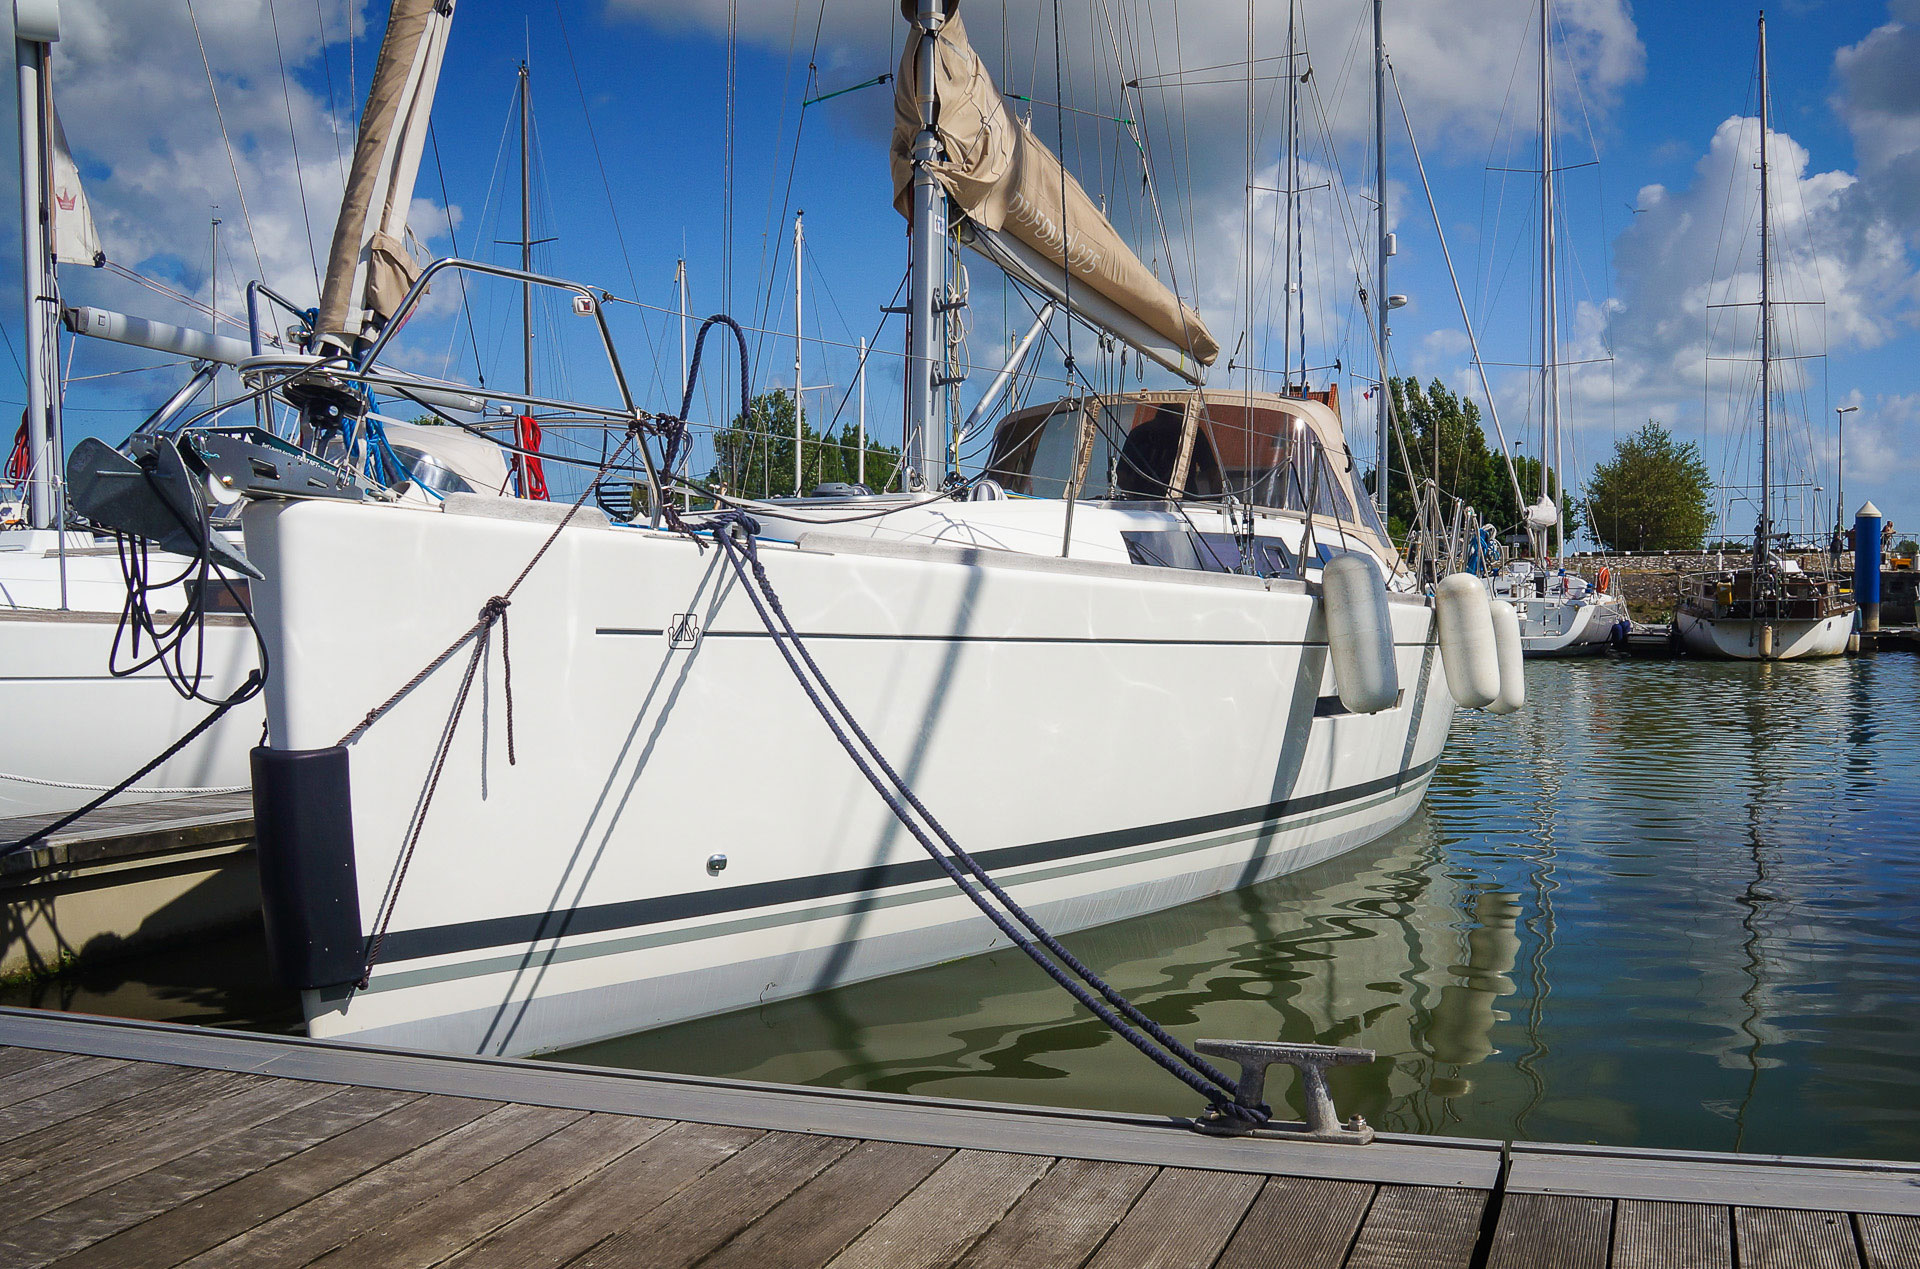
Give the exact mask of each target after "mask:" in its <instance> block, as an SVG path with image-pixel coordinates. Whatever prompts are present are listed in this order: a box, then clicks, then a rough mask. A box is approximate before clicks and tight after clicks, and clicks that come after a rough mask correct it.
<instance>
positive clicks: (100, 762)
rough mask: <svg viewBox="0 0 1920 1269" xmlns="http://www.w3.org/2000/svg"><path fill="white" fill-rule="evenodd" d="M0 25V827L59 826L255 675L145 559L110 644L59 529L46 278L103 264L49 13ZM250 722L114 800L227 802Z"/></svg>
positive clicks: (249, 716) (223, 604) (92, 563)
mask: <svg viewBox="0 0 1920 1269" xmlns="http://www.w3.org/2000/svg"><path fill="white" fill-rule="evenodd" d="M15 16H16V19H17V20H16V23H15V30H14V39H15V59H14V64H15V73H16V81H17V88H18V94H17V96H16V100H17V101H18V102H19V103H20V107H21V108H20V111H19V114H18V119H17V123H18V127H19V141H20V149H19V153H20V196H21V202H20V224H21V239H22V264H23V269H22V289H23V308H24V316H25V321H24V328H25V340H24V348H23V350H22V352H23V360H24V362H25V366H26V370H27V374H26V390H27V408H26V410H25V411H24V413H23V415H22V417H21V421H20V427H19V431H18V434H17V435H16V436H15V438H14V442H13V447H12V454H13V458H12V461H10V462H9V464H8V471H7V473H6V475H5V477H3V478H0V480H4V482H5V483H6V484H13V485H17V486H19V487H20V488H22V489H23V491H24V494H25V496H24V498H23V499H22V500H21V502H20V504H19V506H18V511H19V515H18V519H17V522H12V520H13V517H11V516H0V520H3V521H8V522H7V523H5V524H4V527H0V666H4V667H5V669H4V671H0V673H4V676H5V682H6V699H5V702H4V705H0V712H4V714H5V717H6V726H5V727H4V728H0V819H6V818H12V817H17V816H39V815H50V814H58V813H63V812H67V811H71V810H73V809H75V808H77V807H79V806H82V805H83V804H85V803H87V802H89V801H92V800H93V799H94V798H95V797H96V796H97V795H99V794H100V793H102V792H104V791H106V790H108V789H111V788H112V787H114V785H116V784H117V783H119V782H121V781H122V780H123V779H124V778H125V777H126V776H127V775H128V774H129V773H130V772H133V771H135V770H137V769H138V768H139V767H140V766H141V765H143V764H144V763H146V762H147V761H148V760H149V759H151V758H153V757H154V755H156V754H158V753H160V752H161V751H163V750H164V749H166V748H167V746H168V745H169V744H171V743H172V742H173V741H174V740H175V739H176V738H178V737H180V736H181V735H183V734H184V733H185V732H186V731H187V730H188V729H189V728H190V727H192V726H193V725H194V724H196V723H198V722H199V721H200V720H201V719H202V718H204V717H205V716H206V713H207V710H208V702H210V701H216V700H220V699H223V698H225V697H227V696H228V695H230V694H232V693H233V692H235V691H237V690H238V689H239V688H240V686H241V685H242V684H243V683H245V682H246V679H247V676H248V674H250V673H251V672H253V671H254V670H255V669H257V668H258V666H259V660H258V657H257V655H256V652H255V646H254V640H253V635H252V632H251V631H250V630H248V628H247V624H246V620H245V618H244V617H243V616H242V615H240V614H239V613H238V612H236V611H233V607H234V605H233V604H232V603H231V602H229V599H230V597H229V596H227V595H226V594H225V593H224V592H223V591H221V589H220V588H219V587H218V586H217V585H215V586H212V587H209V586H208V580H207V578H205V577H202V576H199V575H198V574H197V570H196V568H195V564H196V561H195V560H194V559H192V558H190V557H187V556H180V555H172V554H169V553H166V552H164V551H154V552H152V553H151V554H150V555H149V556H148V557H147V559H146V565H147V570H146V573H145V581H146V582H147V583H148V584H147V585H145V586H143V588H142V589H143V591H144V593H143V595H142V597H141V603H142V611H143V612H146V613H150V614H151V615H152V616H153V617H154V619H155V620H154V624H153V625H152V626H150V627H148V628H146V629H142V630H140V631H138V632H133V631H129V630H127V629H124V628H123V626H124V619H125V618H126V617H127V616H128V615H129V609H128V597H129V592H128V576H127V573H126V571H125V569H124V568H123V563H122V557H121V554H120V552H119V551H118V550H116V548H115V546H114V544H113V542H112V541H110V540H108V539H106V538H102V537H96V536H95V534H93V533H92V532H88V531H82V530H76V529H74V528H73V527H72V526H71V524H70V522H69V515H68V491H67V486H66V484H65V483H64V482H63V481H62V480H61V479H60V476H61V469H62V466H63V461H64V455H65V452H66V451H65V442H64V439H63V436H62V427H61V405H62V401H61V371H60V359H59V351H58V348H57V347H56V344H55V332H56V330H57V328H58V322H59V319H60V312H61V308H60V282H59V268H60V266H61V265H72V266H78V267H93V266H97V265H100V264H101V263H103V262H104V260H105V248H104V247H103V245H102V243H101V241H100V235H99V233H98V231H97V230H96V229H95V227H94V223H93V216H92V212H91V210H90V208H89V206H88V201H87V195H86V191H85V189H84V188H83V187H82V186H81V183H80V175H79V169H78V168H77V166H76V165H75V163H74V161H73V156H72V154H71V153H70V152H69V150H68V148H67V140H66V134H65V132H64V130H63V129H62V128H61V126H60V120H59V116H58V114H57V112H56V111H55V110H54V104H53V75H52V60H53V54H52V49H53V45H54V44H56V43H57V42H58V41H59V39H60V9H59V6H58V5H57V4H55V3H51V2H47V3H40V4H32V5H28V4H21V5H20V6H18V12H17V13H16V15H15ZM7 505H9V506H11V505H12V504H7ZM197 605H211V606H212V607H213V608H215V609H219V610H221V611H212V612H206V613H204V615H203V616H201V617H198V618H196V619H195V620H194V623H193V626H192V628H191V629H188V628H187V627H185V626H183V625H182V624H181V615H182V614H183V613H186V612H188V611H189V610H190V609H193V608H195V607H196V606H197ZM188 635H191V636H192V637H191V638H188V637H186V636H188ZM156 639H157V640H160V641H161V644H162V646H161V647H159V648H156V646H155V643H154V640H156ZM169 646H170V647H171V649H172V655H169V653H168V651H167V648H168V647H169ZM262 714H263V711H262V707H261V705H260V704H259V702H258V701H254V702H252V703H251V704H250V707H242V708H239V709H236V710H234V711H233V712H231V713H230V714H228V715H227V716H225V717H223V718H222V719H221V720H220V721H219V722H218V723H216V724H215V725H214V726H213V727H212V728H211V729H209V730H208V731H207V732H205V733H204V734H202V735H201V736H200V737H199V738H198V739H196V740H195V741H194V742H193V743H191V744H190V745H188V746H186V747H185V748H184V749H182V750H181V751H180V752H179V753H177V754H175V755H174V756H173V757H171V758H169V759H168V760H167V761H166V762H165V763H163V764H162V765H161V766H159V767H158V768H157V769H155V770H154V771H152V772H151V773H149V774H148V775H147V776H146V777H144V778H142V779H141V780H140V781H139V782H138V783H137V784H136V785H135V786H134V787H133V788H132V789H129V790H127V791H126V792H125V793H124V794H123V795H122V798H123V800H128V801H132V800H139V799H142V798H151V797H159V796H165V795H168V794H185V793H195V792H200V791H204V790H208V789H229V790H230V789H235V788H244V787H245V786H246V782H247V750H248V748H249V747H250V746H251V745H252V744H253V743H254V741H255V740H256V739H257V738H258V737H259V735H260V728H261V724H262V722H263V721H264V720H263V717H262Z"/></svg>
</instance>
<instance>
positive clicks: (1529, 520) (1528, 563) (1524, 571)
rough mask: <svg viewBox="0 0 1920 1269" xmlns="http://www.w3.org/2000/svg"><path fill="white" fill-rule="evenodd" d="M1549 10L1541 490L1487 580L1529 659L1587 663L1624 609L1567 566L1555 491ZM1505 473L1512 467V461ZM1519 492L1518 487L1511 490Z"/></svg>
mask: <svg viewBox="0 0 1920 1269" xmlns="http://www.w3.org/2000/svg"><path fill="white" fill-rule="evenodd" d="M1552 32H1553V5H1552V2H1551V0H1541V3H1540V402H1541V409H1540V490H1539V499H1538V501H1536V502H1535V503H1534V504H1533V505H1531V506H1529V507H1528V508H1527V509H1526V522H1525V528H1526V530H1527V537H1528V539H1529V540H1530V541H1531V542H1532V544H1533V551H1532V558H1531V559H1518V560H1512V561H1509V562H1508V563H1506V564H1505V565H1503V566H1502V567H1501V568H1500V569H1499V570H1498V571H1496V572H1495V573H1494V574H1493V575H1492V576H1491V577H1490V578H1489V579H1488V585H1489V586H1490V587H1491V589H1492V592H1493V595H1494V597H1495V598H1496V599H1504V600H1506V601H1507V602H1508V603H1510V604H1512V605H1513V606H1514V608H1515V610H1516V611H1517V612H1518V614H1519V617H1520V646H1521V651H1522V653H1523V654H1524V655H1526V656H1530V657H1563V656H1584V655H1590V654H1592V653H1596V652H1603V651H1605V650H1606V649H1607V648H1608V647H1609V646H1610V645H1611V644H1613V643H1614V642H1617V641H1618V640H1619V639H1621V638H1624V637H1625V634H1624V632H1625V626H1626V621H1627V605H1626V601H1625V600H1624V599H1622V598H1621V597H1620V596H1619V595H1617V594H1613V593H1609V592H1608V590H1607V589H1606V588H1604V587H1602V586H1600V585H1599V584H1598V583H1597V581H1596V580H1595V579H1591V578H1587V577H1583V576H1581V575H1580V574H1579V573H1578V572H1577V571H1575V570H1572V569H1569V568H1568V567H1567V563H1566V547H1567V513H1566V491H1565V490H1564V489H1563V488H1561V487H1560V477H1561V472H1562V471H1563V470H1564V467H1563V464H1564V462H1565V454H1564V449H1563V447H1562V445H1561V440H1560V296H1559V281H1558V274H1557V273H1556V272H1555V270H1554V265H1555V261H1556V258H1557V256H1558V254H1559V251H1558V246H1557V243H1556V238H1557V233H1556V230H1557V228H1558V226H1557V224H1556V220H1555V218H1556V216H1557V215H1558V212H1557V210H1556V206H1555V202H1556V199H1555V194H1556V190H1555V185H1554V176H1555V171H1554V127H1555V123H1554V108H1553V39H1552ZM1508 461H1509V465H1511V459H1510V458H1509V460H1508ZM1515 488H1516V490H1517V489H1518V481H1517V480H1516V482H1515Z"/></svg>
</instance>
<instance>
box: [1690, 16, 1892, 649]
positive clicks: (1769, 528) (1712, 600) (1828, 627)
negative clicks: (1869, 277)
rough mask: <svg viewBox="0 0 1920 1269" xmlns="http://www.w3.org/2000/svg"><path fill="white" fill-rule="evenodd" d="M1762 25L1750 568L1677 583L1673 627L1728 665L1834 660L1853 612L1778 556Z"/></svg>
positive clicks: (1832, 584)
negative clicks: (1756, 452)
mask: <svg viewBox="0 0 1920 1269" xmlns="http://www.w3.org/2000/svg"><path fill="white" fill-rule="evenodd" d="M1770 104H1771V103H1769V101H1768V99H1767V18H1766V15H1765V14H1764V13H1763V14H1761V15H1760V301H1759V310H1760V393H1759V396H1760V518H1759V520H1758V521H1757V522H1756V523H1755V525H1754V530H1753V562H1752V563H1751V564H1749V565H1747V566H1746V567H1743V568H1734V569H1719V570H1715V571H1713V572H1709V573H1700V574H1694V575H1690V576H1688V577H1684V578H1682V579H1681V583H1680V598H1679V603H1678V605H1677V606H1676V607H1675V609H1674V614H1673V628H1674V631H1675V633H1676V634H1677V635H1678V636H1679V638H1680V641H1681V643H1682V645H1683V646H1684V647H1685V648H1686V650H1687V651H1689V652H1691V653H1693V654H1695V655H1697V656H1707V657H1719V658H1723V659H1727V660H1734V661H1789V660H1799V659H1803V658H1808V657H1835V656H1840V655H1842V654H1844V653H1845V652H1846V650H1847V638H1848V636H1849V635H1851V634H1852V633H1853V620H1854V606H1853V604H1852V602H1851V601H1850V600H1848V599H1845V598H1842V596H1841V592H1840V587H1839V584H1838V582H1836V581H1835V580H1834V579H1833V578H1831V577H1828V576H1826V575H1824V574H1819V573H1812V572H1808V571H1807V570H1805V569H1803V568H1802V567H1801V566H1800V565H1798V564H1796V563H1794V562H1793V561H1792V560H1789V559H1787V558H1786V557H1785V556H1783V555H1782V554H1781V553H1780V550H1779V543H1780V541H1781V538H1782V536H1783V535H1781V534H1779V533H1778V532H1776V528H1775V524H1774V512H1773V485H1774V474H1773V461H1774V456H1773V431H1774V424H1773V361H1774V353H1773V307H1774V305H1775V304H1776V303H1778V302H1779V301H1777V300H1775V299H1774V297H1773V276H1772V274H1773V269H1772V248H1773V212H1772V206H1771V201H1772V199H1771V190H1770V188H1769V185H1770V182H1769V177H1770V175H1771V163H1770V160H1769V155H1768V150H1769V149H1770V148H1771V138H1772V132H1771V130H1770V128H1769V127H1768V122H1767V113H1768V108H1769V105H1770Z"/></svg>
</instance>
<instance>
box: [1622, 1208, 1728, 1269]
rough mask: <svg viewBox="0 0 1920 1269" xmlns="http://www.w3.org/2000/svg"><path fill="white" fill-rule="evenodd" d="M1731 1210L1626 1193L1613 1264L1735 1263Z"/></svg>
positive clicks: (1720, 1267)
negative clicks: (1640, 1197)
mask: <svg viewBox="0 0 1920 1269" xmlns="http://www.w3.org/2000/svg"><path fill="white" fill-rule="evenodd" d="M1731 1221H1732V1217H1731V1213H1730V1212H1729V1211H1728V1209H1727V1208H1725V1207H1722V1206H1720V1205H1719V1204H1717V1203H1661V1202H1656V1201H1654V1200H1652V1199H1621V1200H1619V1202H1618V1203H1617V1204H1616V1205H1615V1207H1614V1213H1613V1262H1612V1269H1733V1226H1732V1223H1731Z"/></svg>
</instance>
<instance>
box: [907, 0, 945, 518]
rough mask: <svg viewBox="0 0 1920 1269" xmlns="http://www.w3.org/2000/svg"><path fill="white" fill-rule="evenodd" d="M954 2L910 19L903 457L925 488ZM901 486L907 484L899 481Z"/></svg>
mask: <svg viewBox="0 0 1920 1269" xmlns="http://www.w3.org/2000/svg"><path fill="white" fill-rule="evenodd" d="M950 8H952V5H951V4H949V3H945V2H944V0H918V3H917V4H916V5H915V7H914V15H913V24H914V27H915V32H916V38H918V39H919V41H920V51H919V56H918V58H917V59H916V61H915V63H914V66H915V69H916V71H917V72H918V74H917V80H918V82H917V83H915V84H914V93H913V100H914V105H915V107H916V108H917V109H918V111H919V115H920V131H919V133H918V134H917V135H916V136H915V137H914V141H913V205H912V212H913V218H912V219H913V228H912V234H913V238H912V243H913V252H912V254H913V271H912V283H911V287H910V293H909V298H908V316H907V322H908V327H907V437H908V444H907V447H906V453H905V455H903V458H904V460H905V461H906V462H907V463H908V464H910V465H911V466H912V467H913V468H915V469H916V470H917V474H918V475H919V477H920V479H921V480H922V481H923V482H925V484H926V485H927V486H929V487H931V486H933V485H934V484H936V483H937V482H938V481H939V480H940V478H941V475H942V474H943V473H942V472H941V471H940V470H939V468H940V466H941V464H942V463H943V461H944V460H945V453H946V445H945V444H944V443H943V441H942V439H941V438H940V437H938V436H936V435H935V426H936V424H935V420H936V419H937V418H939V417H940V411H938V410H937V409H936V408H935V401H934V395H935V393H936V392H937V391H938V390H939V382H938V374H939V365H938V361H937V358H938V357H939V355H940V351H941V343H942V341H941V339H940V336H939V331H938V330H937V328H936V326H937V323H936V312H935V310H936V308H938V307H939V306H940V303H941V301H942V299H943V298H944V297H942V296H941V295H940V294H939V292H940V290H941V289H942V286H943V284H944V282H945V273H946V267H945V266H946V258H945V254H944V253H945V249H946V238H947V193H946V191H945V190H944V189H942V188H941V186H940V180H939V178H938V177H937V176H935V175H934V171H933V165H934V163H935V161H936V160H938V159H939V157H940V134H939V133H938V132H937V131H936V130H935V127H934V123H935V120H934V112H935V109H936V100H935V90H936V87H937V79H936V75H937V72H938V69H939V58H940V50H939V44H940V30H941V28H942V27H943V26H945V25H946V21H947V13H948V11H949V9H950ZM902 487H903V488H905V487H906V486H905V485H903V486H902Z"/></svg>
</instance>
